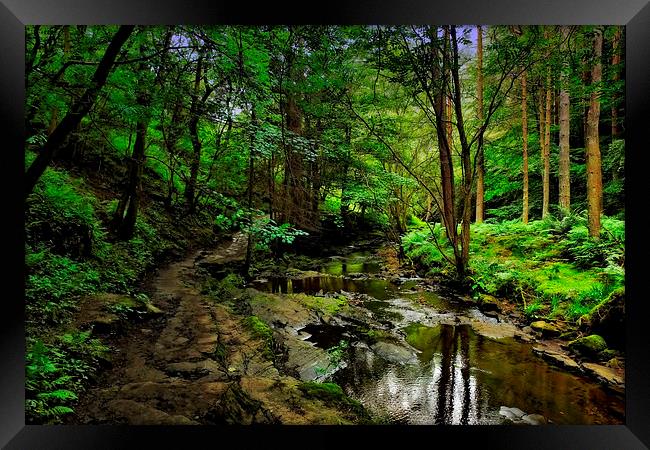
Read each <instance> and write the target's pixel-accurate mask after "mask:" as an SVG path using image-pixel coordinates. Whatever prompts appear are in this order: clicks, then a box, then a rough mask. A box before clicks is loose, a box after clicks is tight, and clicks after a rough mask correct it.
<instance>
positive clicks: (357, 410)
mask: <svg viewBox="0 0 650 450" xmlns="http://www.w3.org/2000/svg"><path fill="white" fill-rule="evenodd" d="M298 389H300V391H301V392H302V393H303V395H305V397H307V398H315V399H318V400H320V401H322V402H323V403H325V404H326V405H330V406H335V407H338V408H342V409H344V410H347V411H350V412H352V413H354V414H355V415H356V416H357V417H358V418H359V419H360V420H361V422H365V423H369V422H370V417H369V415H368V413H367V412H366V410H365V409H364V408H363V406H362V405H361V403H359V402H358V401H356V400H354V399H352V398H350V397H348V396H347V395H346V394H345V392H343V389H342V388H341V386H339V385H338V384H336V383H318V382H315V381H306V382H303V383H300V384H299V385H298Z"/></svg>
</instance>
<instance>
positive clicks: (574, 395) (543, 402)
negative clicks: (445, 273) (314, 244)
mask: <svg viewBox="0 0 650 450" xmlns="http://www.w3.org/2000/svg"><path fill="white" fill-rule="evenodd" d="M370 264H374V263H364V262H363V260H357V259H355V260H351V259H349V258H348V259H347V260H346V259H342V260H336V261H334V262H332V263H331V264H329V265H326V266H324V267H323V268H321V271H327V272H328V273H330V274H331V275H326V276H318V277H307V278H303V279H294V280H291V279H288V278H285V277H275V278H269V279H268V280H258V281H257V282H255V283H254V287H256V288H257V289H260V290H264V291H267V292H274V293H282V294H287V293H288V294H291V293H307V294H315V293H317V292H319V291H322V292H329V293H334V292H341V291H347V292H358V293H364V294H368V295H369V296H370V297H371V298H368V299H366V300H365V301H364V307H366V308H368V309H369V310H370V311H372V312H373V314H374V315H375V317H376V318H377V319H379V320H382V321H390V322H391V323H392V324H393V325H394V326H395V328H396V329H402V330H403V332H404V334H405V336H406V337H405V340H406V342H401V345H405V346H407V345H410V346H412V347H414V348H415V349H417V350H418V351H419V353H418V358H417V363H415V364H398V363H395V362H391V361H390V360H389V359H385V358H383V357H381V356H379V355H378V354H377V353H375V352H374V351H373V350H372V349H371V348H370V347H368V345H365V344H364V343H363V342H362V341H363V339H364V337H363V336H361V335H358V336H356V337H354V336H350V335H348V334H347V333H344V331H349V330H344V329H343V328H339V327H331V326H330V327H325V326H323V325H311V326H310V327H309V328H308V329H305V330H304V331H305V332H307V333H309V334H312V335H313V337H312V338H310V340H311V341H312V342H315V343H316V344H317V345H318V346H319V347H321V348H329V347H331V346H333V345H335V344H337V343H338V342H339V341H340V339H346V340H349V341H350V343H351V344H353V345H351V347H350V348H349V352H350V354H349V362H350V363H349V364H348V366H347V367H346V368H345V369H343V370H341V371H339V372H337V373H336V374H335V375H334V381H336V382H337V383H339V384H340V385H341V386H342V387H343V388H344V389H345V390H346V392H347V393H348V394H349V395H351V396H352V397H354V398H356V399H358V400H359V401H361V403H362V404H363V405H364V406H365V407H366V408H368V409H369V410H370V411H371V412H372V413H373V414H374V415H376V416H378V417H384V418H386V419H387V420H388V421H390V422H391V423H409V424H470V425H471V424H500V423H502V420H503V418H502V417H501V416H499V408H500V406H509V407H517V408H519V409H521V410H523V411H525V412H526V413H530V414H542V415H543V416H545V417H546V418H547V419H549V420H550V421H552V422H553V423H557V424H598V423H623V422H624V402H623V399H622V398H620V397H615V396H611V395H609V394H608V392H607V391H605V390H604V389H603V388H602V387H600V386H599V385H598V384H596V383H593V382H592V381H590V380H588V379H586V378H583V377H580V376H577V375H573V374H570V373H566V372H564V371H561V370H558V369H555V368H554V367H552V366H550V365H548V364H546V363H545V362H544V361H542V360H541V359H539V358H537V357H536V356H534V355H533V354H532V352H531V346H530V345H529V344H524V343H521V342H517V341H515V340H514V339H510V338H505V339H500V340H494V339H489V338H486V337H484V336H481V335H479V334H476V333H475V332H474V331H473V330H472V328H471V327H470V326H469V325H447V324H438V325H434V324H435V323H438V322H439V320H440V319H441V318H446V319H449V318H450V317H451V318H453V316H454V315H456V314H459V313H460V314H462V315H464V316H466V317H469V318H471V319H478V320H483V319H485V317H483V316H482V314H481V313H480V312H479V311H478V310H475V309H471V308H467V307H466V306H464V305H462V304H459V303H458V304H455V303H453V302H450V301H449V300H448V299H446V298H443V297H440V296H438V295H437V294H435V293H430V292H425V291H423V290H421V289H420V290H419V291H418V292H415V291H411V288H412V287H413V285H414V284H415V283H413V284H406V285H401V286H398V285H395V284H392V283H389V282H388V281H386V280H383V279H350V278H346V277H343V276H337V275H342V274H346V273H356V272H357V271H373V270H376V271H378V270H379V266H378V265H377V267H375V266H372V265H370ZM405 291H406V292H405ZM426 325H433V326H426ZM407 343H408V344H407Z"/></svg>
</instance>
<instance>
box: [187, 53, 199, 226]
mask: <svg viewBox="0 0 650 450" xmlns="http://www.w3.org/2000/svg"><path fill="white" fill-rule="evenodd" d="M202 75H203V54H202V53H201V54H200V55H199V59H198V61H197V63H196V74H195V77H194V90H193V92H192V104H191V106H190V120H189V124H188V125H189V131H190V140H191V141H192V149H193V153H192V160H191V162H190V177H189V179H188V180H187V184H186V185H185V205H186V207H187V210H188V212H189V213H190V214H191V213H193V212H194V207H195V205H194V203H195V202H194V200H195V197H196V182H197V180H198V176H199V168H200V165H201V140H200V139H199V116H200V113H201V111H200V110H201V108H200V102H201V100H200V98H199V89H200V87H201V77H202Z"/></svg>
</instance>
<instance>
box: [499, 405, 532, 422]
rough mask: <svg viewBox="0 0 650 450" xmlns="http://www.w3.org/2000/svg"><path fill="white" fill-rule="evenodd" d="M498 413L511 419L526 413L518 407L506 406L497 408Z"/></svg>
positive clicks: (516, 418)
mask: <svg viewBox="0 0 650 450" xmlns="http://www.w3.org/2000/svg"><path fill="white" fill-rule="evenodd" d="M499 414H501V415H502V416H504V417H505V418H507V419H510V420H512V421H516V420H518V419H521V418H522V417H523V416H525V415H526V413H525V412H523V411H522V410H521V409H519V408H509V407H507V406H502V407H501V408H500V409H499Z"/></svg>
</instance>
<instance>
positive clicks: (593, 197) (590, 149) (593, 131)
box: [586, 26, 603, 239]
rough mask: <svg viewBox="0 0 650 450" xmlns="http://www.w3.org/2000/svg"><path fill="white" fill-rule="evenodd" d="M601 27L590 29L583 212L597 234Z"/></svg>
mask: <svg viewBox="0 0 650 450" xmlns="http://www.w3.org/2000/svg"><path fill="white" fill-rule="evenodd" d="M602 54H603V30H602V28H601V27H598V26H597V27H595V29H594V32H593V55H592V58H593V59H592V65H591V93H590V96H589V111H588V113H587V148H586V152H587V155H586V156H587V215H588V222H589V235H590V236H592V237H593V238H594V239H598V238H599V237H600V214H601V212H602V209H603V180H602V163H601V155H600V136H599V133H598V122H599V119H600V82H601V80H602V71H603V69H602V62H601V58H602Z"/></svg>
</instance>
